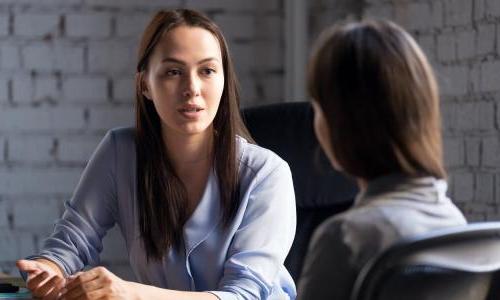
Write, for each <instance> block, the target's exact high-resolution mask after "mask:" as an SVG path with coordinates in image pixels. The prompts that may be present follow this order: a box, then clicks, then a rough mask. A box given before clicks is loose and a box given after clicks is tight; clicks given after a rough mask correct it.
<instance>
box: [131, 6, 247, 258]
mask: <svg viewBox="0 0 500 300" xmlns="http://www.w3.org/2000/svg"><path fill="white" fill-rule="evenodd" d="M181 25H185V26H191V27H200V28H203V29H206V30H208V31H209V32H211V33H212V34H213V35H214V36H215V37H216V38H217V40H218V42H219V44H220V48H221V52H222V53H221V54H222V63H223V69H224V78H225V80H224V90H223V93H222V97H221V101H220V104H219V108H218V111H217V114H216V115H215V118H214V121H213V127H214V132H215V133H216V134H214V143H213V144H214V149H213V153H214V154H213V155H214V157H213V161H214V165H215V171H216V173H217V178H218V183H219V189H220V202H221V207H222V210H223V214H222V221H223V223H224V224H225V225H227V224H229V222H230V221H231V220H232V218H233V217H234V215H235V213H236V211H237V209H238V206H239V204H240V197H239V180H238V165H237V157H236V155H237V148H236V147H237V146H236V135H240V136H243V137H245V138H247V139H249V140H250V141H252V140H251V138H250V135H249V134H248V131H247V129H246V127H245V125H244V124H243V122H242V120H241V116H240V112H239V92H238V83H237V78H236V75H235V72H234V66H233V63H232V61H231V58H230V56H229V51H228V46H227V43H226V41H225V39H224V37H223V35H222V33H221V30H220V29H219V28H218V27H217V25H216V24H214V23H213V22H212V21H211V20H210V19H208V18H207V17H206V16H205V15H203V14H201V13H199V12H197V11H193V10H188V9H178V10H169V11H160V12H158V13H157V14H156V15H155V16H154V17H153V19H152V20H151V22H150V23H149V24H148V26H147V27H146V29H145V31H144V33H143V36H142V40H141V43H140V46H139V53H138V63H137V76H136V142H135V143H136V158H137V201H138V207H139V225H140V231H141V237H142V239H143V243H144V247H145V250H146V254H147V258H148V260H149V259H151V258H152V259H157V260H159V259H161V258H162V257H163V256H164V255H165V254H166V253H167V250H169V249H170V248H172V247H174V248H176V247H179V246H180V245H181V243H182V232H183V226H184V224H185V223H186V221H187V219H188V215H187V192H186V189H185V187H184V185H183V183H182V182H181V180H180V179H179V177H178V176H177V174H176V172H175V170H174V168H173V167H172V164H171V162H170V161H169V158H168V155H167V151H166V148H165V144H164V142H163V138H162V133H161V120H160V117H159V116H158V113H157V112H156V109H155V107H154V105H153V102H152V101H149V100H147V99H146V98H145V97H144V96H143V93H142V91H143V76H144V72H146V71H147V68H148V64H149V60H150V57H151V54H152V53H153V51H154V49H155V47H156V45H157V44H158V42H159V41H160V39H161V37H162V35H163V34H164V33H165V32H168V31H170V30H172V29H174V28H176V27H178V26H181ZM228 158H232V159H228ZM213 217H214V218H218V217H219V216H213Z"/></svg>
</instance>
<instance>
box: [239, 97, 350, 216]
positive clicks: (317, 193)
mask: <svg viewBox="0 0 500 300" xmlns="http://www.w3.org/2000/svg"><path fill="white" fill-rule="evenodd" d="M313 118H314V113H313V110H312V106H311V104H310V103H309V102H286V103H277V104H272V105H265V106H259V107H252V108H246V109H244V110H243V119H244V121H245V123H246V125H247V128H248V130H249V131H250V133H251V135H252V136H253V138H254V139H255V141H256V143H257V144H258V145H260V146H262V147H264V148H267V149H270V150H272V151H274V152H275V153H276V154H278V155H279V156H280V157H282V158H283V159H284V160H285V161H287V162H288V164H289V165H290V168H291V171H292V176H293V181H294V186H295V196H296V200H297V206H299V207H302V208H316V207H322V206H330V205H335V204H343V203H346V202H349V201H352V198H353V197H354V196H355V194H356V192H357V187H356V185H355V184H354V182H353V181H352V180H350V179H348V178H347V177H345V176H344V175H343V174H341V173H339V172H337V171H335V170H334V169H333V168H332V167H331V165H330V163H329V162H328V160H327V158H326V156H325V154H324V153H323V151H322V150H321V148H320V147H319V144H318V142H317V140H316V137H315V135H314V128H313Z"/></svg>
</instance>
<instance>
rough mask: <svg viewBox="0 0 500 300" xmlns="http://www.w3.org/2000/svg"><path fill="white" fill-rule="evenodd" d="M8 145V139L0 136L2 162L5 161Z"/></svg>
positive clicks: (0, 160) (0, 158)
mask: <svg viewBox="0 0 500 300" xmlns="http://www.w3.org/2000/svg"><path fill="white" fill-rule="evenodd" d="M6 145H7V140H6V139H4V138H0V163H2V162H4V161H5V157H4V154H5V149H6Z"/></svg>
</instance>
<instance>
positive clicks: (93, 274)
mask: <svg viewBox="0 0 500 300" xmlns="http://www.w3.org/2000/svg"><path fill="white" fill-rule="evenodd" d="M101 272H102V270H101V269H100V268H94V269H92V270H89V271H87V272H81V273H77V274H75V275H73V276H71V277H70V278H68V282H67V283H66V289H67V290H71V289H73V288H74V287H76V286H78V285H81V284H82V283H84V282H87V281H92V280H95V279H96V278H97V277H99V274H100V273H101Z"/></svg>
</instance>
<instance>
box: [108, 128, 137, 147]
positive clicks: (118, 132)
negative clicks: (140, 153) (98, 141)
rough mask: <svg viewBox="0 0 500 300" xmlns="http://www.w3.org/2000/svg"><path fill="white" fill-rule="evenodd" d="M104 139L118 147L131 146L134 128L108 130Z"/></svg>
mask: <svg viewBox="0 0 500 300" xmlns="http://www.w3.org/2000/svg"><path fill="white" fill-rule="evenodd" d="M106 137H108V138H109V139H111V140H113V142H115V143H118V144H120V145H123V144H133V145H135V128H134V127H117V128H113V129H110V130H109V131H108V132H107V133H106Z"/></svg>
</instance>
